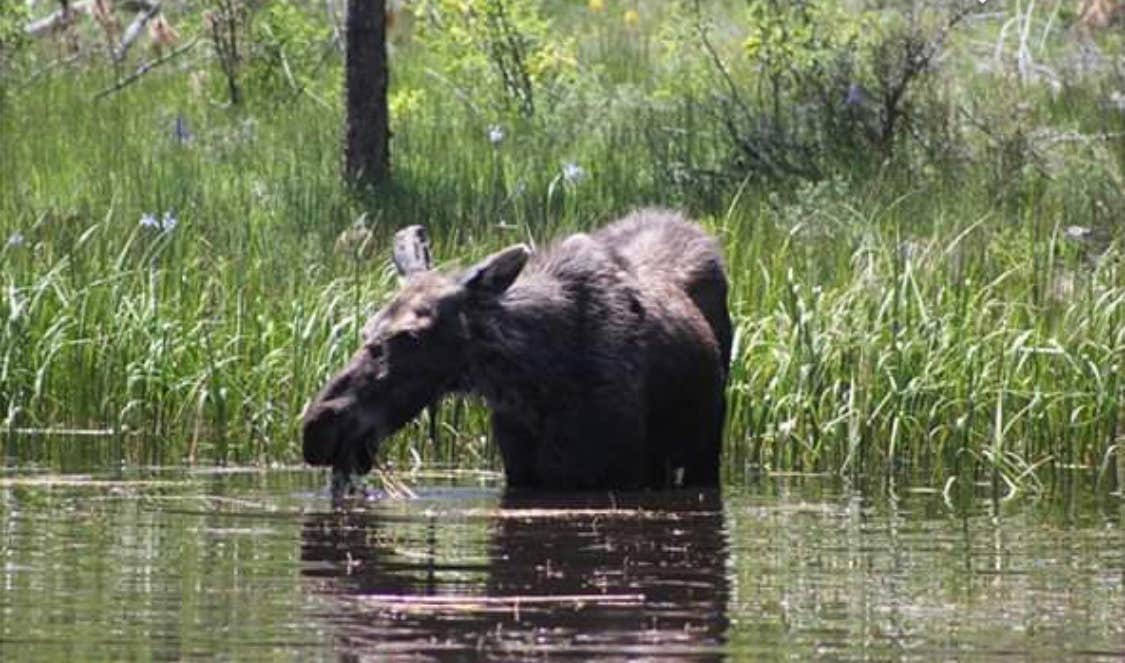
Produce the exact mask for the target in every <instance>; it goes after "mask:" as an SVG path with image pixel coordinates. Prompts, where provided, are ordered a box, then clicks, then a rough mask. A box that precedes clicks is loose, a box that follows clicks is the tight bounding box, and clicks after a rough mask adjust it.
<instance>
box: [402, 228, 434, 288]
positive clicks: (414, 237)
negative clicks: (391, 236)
mask: <svg viewBox="0 0 1125 663" xmlns="http://www.w3.org/2000/svg"><path fill="white" fill-rule="evenodd" d="M394 262H395V269H397V270H398V275H399V276H401V277H403V278H410V277H411V276H414V275H415V274H419V273H421V272H428V271H429V270H430V269H432V268H433V266H434V265H433V259H432V258H431V257H430V238H429V236H427V235H426V229H425V227H423V226H407V227H405V228H403V229H402V230H400V231H398V232H397V233H395V248H394Z"/></svg>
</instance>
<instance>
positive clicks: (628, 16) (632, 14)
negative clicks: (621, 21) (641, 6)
mask: <svg viewBox="0 0 1125 663" xmlns="http://www.w3.org/2000/svg"><path fill="white" fill-rule="evenodd" d="M640 20H641V15H640V14H639V13H638V12H637V10H636V9H630V10H629V11H627V12H625V25H627V26H628V27H630V28H631V27H634V26H635V25H637V21H640Z"/></svg>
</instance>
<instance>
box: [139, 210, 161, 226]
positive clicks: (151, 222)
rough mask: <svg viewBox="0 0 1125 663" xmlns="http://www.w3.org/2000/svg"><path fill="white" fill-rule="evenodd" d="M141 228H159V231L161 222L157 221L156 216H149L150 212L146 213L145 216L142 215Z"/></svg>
mask: <svg viewBox="0 0 1125 663" xmlns="http://www.w3.org/2000/svg"><path fill="white" fill-rule="evenodd" d="M140 226H141V227H142V228H157V229H159V228H160V221H159V220H157V218H156V215H155V214H149V213H148V212H145V213H144V214H142V215H141V221H140Z"/></svg>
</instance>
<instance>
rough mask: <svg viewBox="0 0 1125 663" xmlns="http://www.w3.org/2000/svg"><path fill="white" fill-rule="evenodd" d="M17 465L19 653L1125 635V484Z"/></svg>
mask: <svg viewBox="0 0 1125 663" xmlns="http://www.w3.org/2000/svg"><path fill="white" fill-rule="evenodd" d="M93 478H94V479H96V480H97V481H90V480H89V479H88V478H84V477H78V476H69V477H61V476H60V475H51V476H50V477H47V476H45V475H39V474H35V473H32V472H28V471H20V472H15V471H11V470H9V471H7V472H3V473H0V565H2V566H0V658H2V659H3V660H24V659H39V660H69V659H114V660H121V659H146V660H147V659H186V658H204V659H212V658H232V659H240V660H241V659H276V658H282V659H290V658H296V659H336V658H348V659H352V658H356V659H375V660H382V659H385V658H391V659H394V660H414V659H417V660H428V659H447V660H469V659H477V658H491V659H495V660H520V659H540V660H541V659H543V658H545V657H546V658H572V659H590V658H598V659H604V658H632V659H651V658H669V659H679V660H719V659H724V658H771V659H772V658H795V659H806V658H828V659H833V660H835V659H861V658H867V659H901V658H910V659H920V660H933V659H958V658H972V659H977V658H1009V657H1016V658H1025V659H1037V660H1057V659H1061V658H1076V657H1090V658H1093V659H1099V658H1100V659H1106V660H1120V658H1121V657H1123V656H1125V540H1123V533H1122V527H1123V522H1125V505H1123V504H1122V501H1121V500H1120V498H1115V497H1111V498H1107V499H1108V500H1109V501H1106V500H1102V501H1101V502H1099V503H1097V504H1084V503H1081V502H1079V501H1077V500H1069V501H1068V500H1059V501H1058V502H1057V503H1058V506H1057V507H1051V508H1047V507H1046V506H1043V505H1039V504H1034V503H1029V502H1024V503H1022V504H1013V505H1008V506H1003V507H1000V508H999V509H996V510H995V511H994V509H993V507H991V506H990V505H989V504H988V503H987V502H984V503H982V504H981V506H980V510H979V512H971V513H968V514H960V515H957V514H953V513H950V512H949V511H948V510H947V509H946V507H945V506H944V504H943V502H942V500H941V497H940V496H938V495H933V494H911V493H904V494H901V495H899V496H897V497H896V496H894V495H893V493H892V494H890V495H889V496H888V494H887V493H885V492H884V493H883V494H882V496H880V497H878V498H869V497H865V496H864V495H863V494H861V493H858V492H854V491H849V490H847V489H845V488H842V487H841V486H840V485H838V484H836V483H834V482H830V481H815V480H811V479H805V480H801V481H797V480H792V479H789V480H786V479H763V480H761V481H758V482H755V483H752V484H750V485H749V486H747V487H742V488H727V489H725V490H724V491H723V492H722V493H721V494H720V493H717V492H716V493H696V492H683V493H666V494H660V493H657V494H642V495H620V494H619V495H605V494H600V495H586V496H567V497H554V498H552V497H547V496H536V497H531V496H525V497H518V496H509V497H505V496H504V495H503V494H502V492H501V491H500V489H499V487H498V485H497V484H496V483H495V482H494V481H491V480H486V479H484V478H473V477H471V476H470V477H468V478H462V479H461V480H459V481H456V482H452V481H449V480H445V479H436V478H432V477H431V478H415V479H411V483H413V484H414V485H415V487H416V489H417V490H418V491H419V493H420V496H419V498H418V499H416V500H409V501H407V500H374V501H366V502H356V503H352V504H350V505H349V506H348V508H347V509H346V510H342V511H341V510H333V508H332V505H331V504H330V502H329V500H328V498H327V495H326V492H325V490H324V485H325V482H326V477H325V476H324V475H323V474H320V473H312V472H306V471H291V470H270V471H254V470H245V471H215V470H212V471H188V470H182V469H181V470H171V471H168V470H160V471H157V470H149V471H144V470H138V471H131V472H128V473H125V474H122V475H120V476H116V477H109V476H105V475H99V476H95V477H93Z"/></svg>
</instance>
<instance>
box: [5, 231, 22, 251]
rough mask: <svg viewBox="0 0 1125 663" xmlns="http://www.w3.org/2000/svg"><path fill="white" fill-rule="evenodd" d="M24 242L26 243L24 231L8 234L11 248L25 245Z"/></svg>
mask: <svg viewBox="0 0 1125 663" xmlns="http://www.w3.org/2000/svg"><path fill="white" fill-rule="evenodd" d="M23 244H24V238H23V233H21V232H19V231H18V230H17V231H16V232H14V233H12V234H11V235H8V248H9V249H14V248H17V247H20V246H23Z"/></svg>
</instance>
